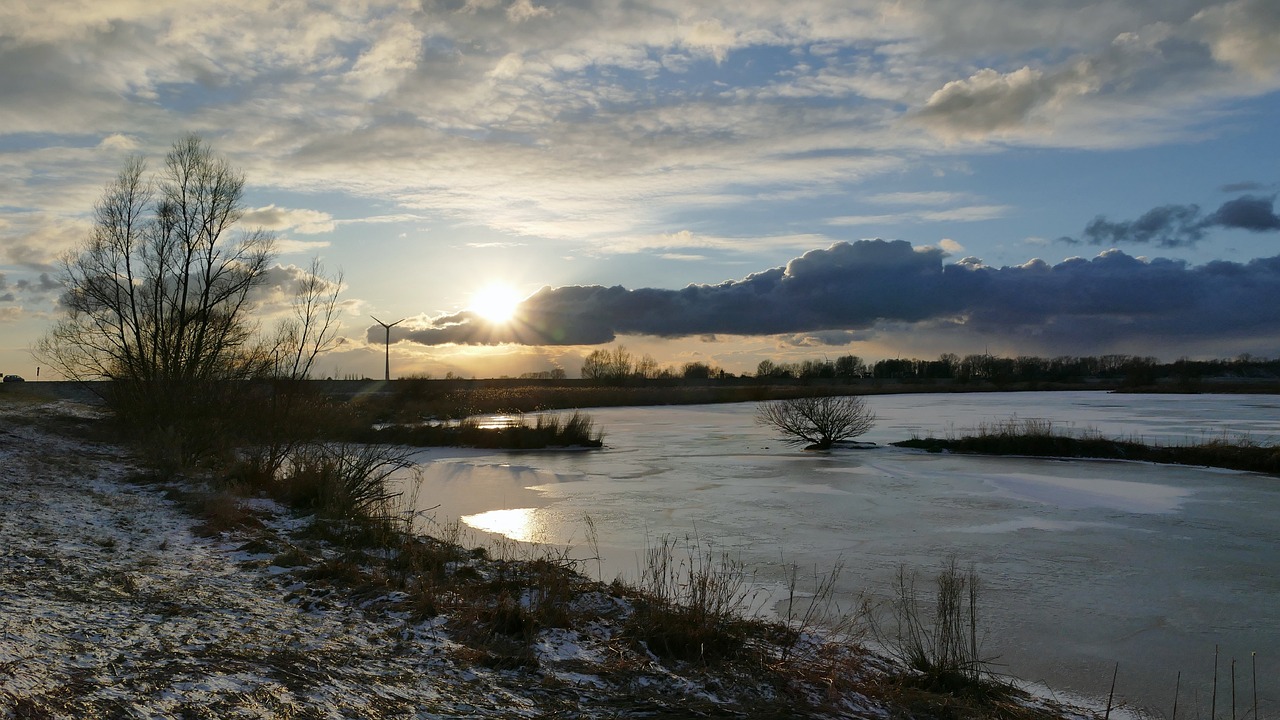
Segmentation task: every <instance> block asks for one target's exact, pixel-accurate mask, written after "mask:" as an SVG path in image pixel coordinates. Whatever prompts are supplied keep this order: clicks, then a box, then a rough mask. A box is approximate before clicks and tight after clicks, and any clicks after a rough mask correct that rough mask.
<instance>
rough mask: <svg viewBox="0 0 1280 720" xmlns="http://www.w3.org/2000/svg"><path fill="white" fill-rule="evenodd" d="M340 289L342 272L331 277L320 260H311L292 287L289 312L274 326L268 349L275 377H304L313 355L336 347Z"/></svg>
mask: <svg viewBox="0 0 1280 720" xmlns="http://www.w3.org/2000/svg"><path fill="white" fill-rule="evenodd" d="M341 291H342V273H341V272H339V273H337V274H336V275H334V276H332V277H330V276H328V275H326V274H325V269H324V265H323V264H322V263H321V262H320V259H319V258H316V259H313V260H312V261H311V267H309V268H308V269H307V270H306V271H305V272H304V273H303V275H302V277H301V278H300V279H299V280H298V283H297V286H296V287H295V288H294V293H293V298H292V302H291V308H290V309H291V310H292V313H291V315H290V316H289V317H288V318H286V319H285V320H283V321H282V322H281V323H280V325H279V326H278V327H277V329H276V338H275V343H274V346H273V347H272V350H271V354H272V360H273V370H274V373H273V374H274V375H275V376H276V377H278V378H285V379H289V380H304V379H306V378H307V377H308V376H309V375H310V374H311V366H312V365H313V364H315V361H316V358H317V357H319V356H320V355H321V354H322V353H325V352H328V351H329V350H332V349H333V348H334V347H336V345H337V336H338V293H340V292H341Z"/></svg>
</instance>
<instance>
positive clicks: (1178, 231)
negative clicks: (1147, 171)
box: [1060, 195, 1280, 248]
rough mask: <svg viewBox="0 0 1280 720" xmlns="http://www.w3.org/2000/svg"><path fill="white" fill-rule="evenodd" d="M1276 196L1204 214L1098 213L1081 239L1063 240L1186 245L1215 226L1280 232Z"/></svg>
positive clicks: (1166, 209)
mask: <svg viewBox="0 0 1280 720" xmlns="http://www.w3.org/2000/svg"><path fill="white" fill-rule="evenodd" d="M1274 204H1275V197H1274V196H1272V197H1260V196H1255V195H1244V196H1241V197H1238V198H1236V199H1234V200H1228V201H1227V202H1224V203H1223V204H1222V205H1221V206H1220V207H1219V208H1218V209H1217V210H1216V211H1214V212H1212V213H1210V214H1208V215H1205V214H1203V213H1202V212H1201V210H1200V207H1199V206H1198V205H1162V206H1160V207H1157V208H1152V209H1151V210H1148V211H1147V212H1146V213H1144V214H1143V215H1142V216H1141V217H1139V218H1138V219H1137V220H1123V221H1111V220H1108V219H1106V218H1105V217H1102V216H1098V217H1096V218H1094V219H1093V220H1091V221H1090V222H1089V224H1088V225H1086V226H1085V229H1084V233H1083V234H1082V235H1081V238H1080V239H1076V238H1071V237H1064V238H1060V240H1061V241H1063V242H1067V243H1071V244H1076V243H1080V242H1086V243H1089V244H1090V245H1112V246H1114V245H1121V244H1126V243H1136V244H1144V245H1157V246H1159V247H1168V248H1176V247H1185V246H1189V245H1195V244H1196V243H1198V242H1200V241H1201V240H1203V239H1204V237H1205V234H1206V233H1207V232H1208V231H1209V230H1211V229H1213V228H1225V229H1236V230H1248V231H1251V232H1256V233H1262V232H1275V231H1280V216H1277V215H1276V212H1275V209H1274Z"/></svg>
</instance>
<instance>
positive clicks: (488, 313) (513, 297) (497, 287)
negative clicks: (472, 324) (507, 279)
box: [469, 283, 520, 325]
mask: <svg viewBox="0 0 1280 720" xmlns="http://www.w3.org/2000/svg"><path fill="white" fill-rule="evenodd" d="M519 305H520V295H519V293H517V292H516V291H515V289H514V288H512V287H511V286H510V285H503V284H501V283H493V284H491V285H486V286H485V287H483V288H481V289H480V290H478V291H477V292H476V293H475V295H472V296H471V307H470V308H469V309H470V310H471V312H474V313H475V314H477V315H479V316H480V317H482V318H484V319H485V320H488V321H489V322H491V323H493V324H495V325H505V324H506V323H509V322H511V319H512V318H513V317H515V314H516V308H517V307H519Z"/></svg>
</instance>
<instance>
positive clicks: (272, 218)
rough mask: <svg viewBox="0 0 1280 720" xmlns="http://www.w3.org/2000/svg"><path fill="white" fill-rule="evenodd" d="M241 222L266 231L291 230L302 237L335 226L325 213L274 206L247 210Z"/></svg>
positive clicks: (330, 217)
mask: <svg viewBox="0 0 1280 720" xmlns="http://www.w3.org/2000/svg"><path fill="white" fill-rule="evenodd" d="M241 222H242V223H243V224H245V225H248V226H252V227H261V228H264V229H266V230H293V231H294V232H297V233H301V234H303V235H314V234H316V233H324V232H330V231H332V230H333V228H334V225H335V222H334V219H333V216H332V215H330V214H329V213H327V212H321V211H319V210H305V209H291V208H282V207H277V206H275V205H267V206H265V207H260V208H254V209H252V210H249V211H247V212H245V214H244V217H242V218H241Z"/></svg>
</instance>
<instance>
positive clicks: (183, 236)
mask: <svg viewBox="0 0 1280 720" xmlns="http://www.w3.org/2000/svg"><path fill="white" fill-rule="evenodd" d="M145 172H146V164H145V162H144V161H143V160H141V159H140V158H134V159H131V160H129V161H128V162H127V163H126V164H125V167H124V169H123V170H121V172H120V174H119V176H117V177H116V179H115V180H114V181H113V182H112V183H111V184H109V185H108V186H107V188H106V191H105V192H104V193H103V196H102V199H101V200H100V201H99V203H98V205H97V206H96V207H95V208H94V210H95V214H94V220H95V223H94V227H93V230H92V231H91V232H90V235H89V238H88V240H87V241H86V242H85V244H84V245H83V246H82V247H81V248H80V249H79V250H78V251H77V252H75V253H74V254H72V255H69V256H67V257H66V258H64V260H63V270H62V281H63V283H64V286H65V288H66V291H65V294H64V295H63V303H64V305H65V307H66V309H67V311H68V316H67V317H66V318H64V319H63V320H62V321H60V322H58V323H57V324H56V325H55V326H54V327H53V329H52V330H51V331H50V332H49V334H48V335H46V336H45V338H44V339H43V340H42V341H41V342H40V343H39V344H38V346H37V353H38V354H39V355H40V357H41V358H42V359H43V360H44V361H45V362H47V363H49V364H51V365H53V366H54V367H55V368H57V369H58V370H59V371H60V372H61V373H62V374H63V375H64V376H66V377H69V378H72V379H76V380H97V379H109V380H117V381H125V382H130V381H132V382H148V383H187V382H198V381H208V380H221V379H234V378H244V377H250V376H252V375H254V374H257V373H259V372H261V371H262V370H263V369H264V367H263V364H262V363H263V362H264V358H263V357H262V355H261V354H260V353H259V352H256V350H257V348H254V347H252V343H251V340H252V337H253V327H252V324H251V323H250V322H249V321H248V318H247V314H248V310H249V303H248V301H249V293H250V291H251V290H252V289H253V288H254V286H256V285H258V284H259V283H261V281H262V278H263V273H264V272H266V269H267V263H268V262H269V260H270V258H271V251H272V242H273V238H272V237H271V235H269V234H267V233H265V232H262V231H260V230H258V231H251V232H248V233H244V234H241V235H239V236H238V237H237V238H235V239H234V240H232V239H231V238H229V237H228V235H229V231H230V229H231V228H232V227H233V226H234V225H235V223H236V222H237V221H238V220H239V219H240V217H241V215H242V214H243V210H242V206H241V193H242V191H243V189H244V176H243V175H241V174H240V173H238V172H236V171H235V170H233V169H232V168H231V166H230V165H229V164H228V163H227V161H226V160H225V159H223V158H221V157H219V156H217V155H215V154H214V153H213V152H212V151H211V150H210V149H209V147H208V146H207V145H205V143H204V141H203V140H201V139H200V138H199V137H198V136H196V135H189V136H187V137H186V138H183V139H182V140H180V141H178V142H177V143H175V144H174V146H173V148H172V149H171V150H170V151H169V154H168V155H167V156H166V157H165V162H164V169H163V170H162V171H161V172H160V174H159V176H158V177H157V178H156V179H155V180H153V181H152V180H147V179H146V178H145V177H144V174H145Z"/></svg>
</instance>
